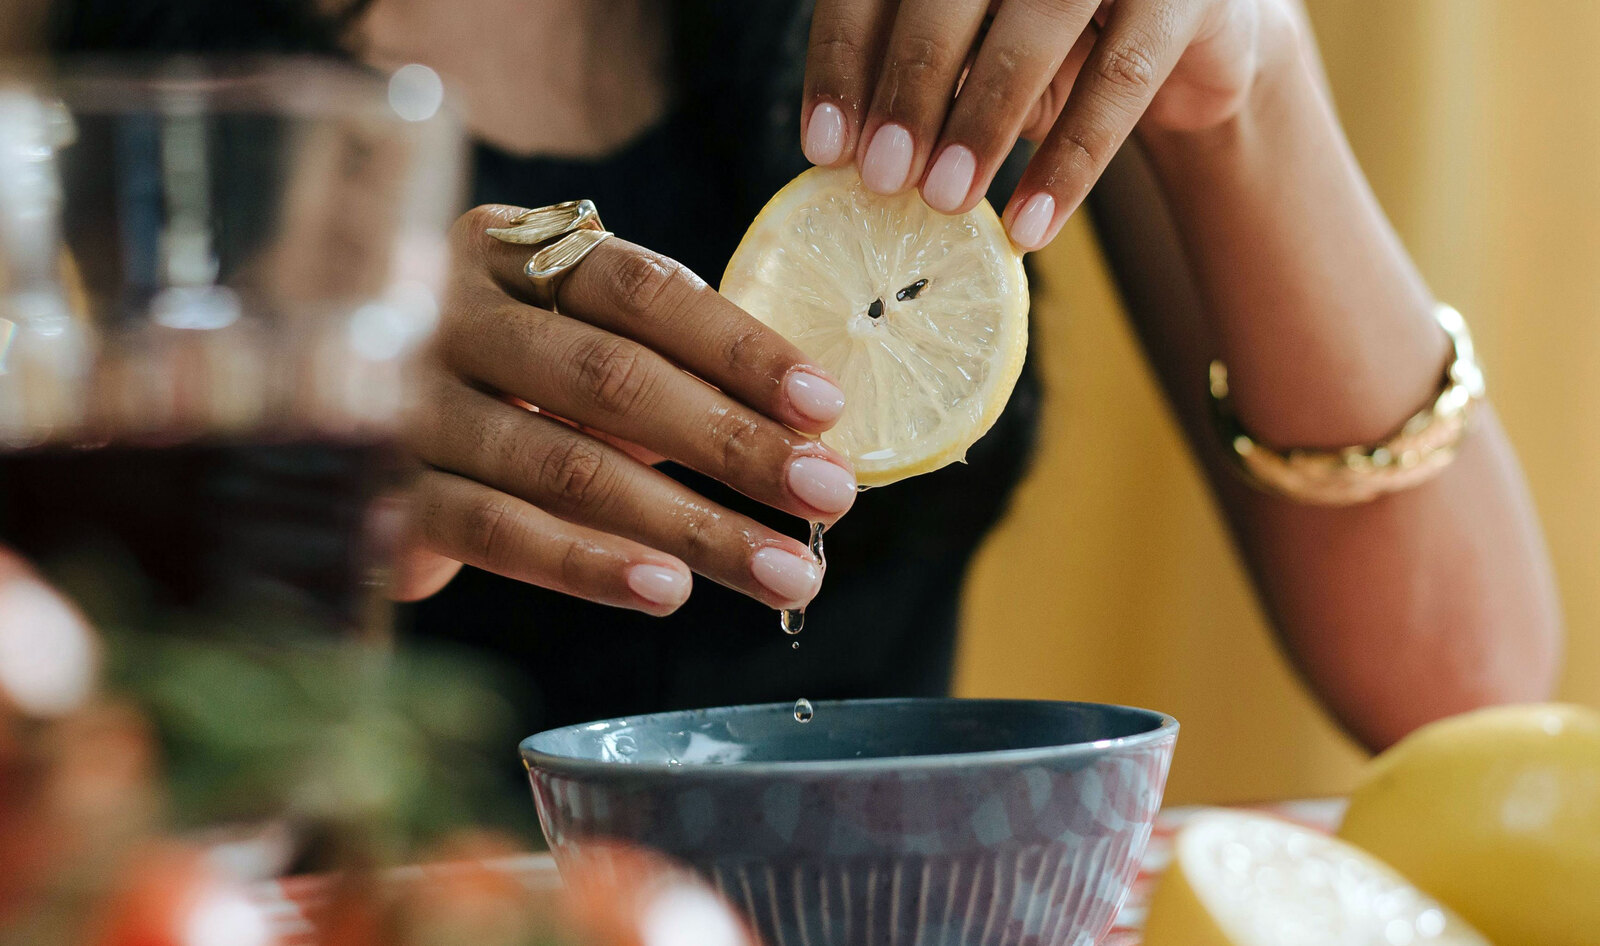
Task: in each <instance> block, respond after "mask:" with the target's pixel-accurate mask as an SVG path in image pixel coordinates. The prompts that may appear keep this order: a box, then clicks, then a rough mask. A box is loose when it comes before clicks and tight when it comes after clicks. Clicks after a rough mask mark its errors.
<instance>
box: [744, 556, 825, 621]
mask: <svg viewBox="0 0 1600 946" xmlns="http://www.w3.org/2000/svg"><path fill="white" fill-rule="evenodd" d="M750 574H752V575H754V576H755V578H756V581H759V582H761V584H762V586H763V587H764V588H766V589H767V590H768V591H770V592H772V593H773V594H775V595H777V596H778V597H779V598H780V599H782V603H783V604H788V605H793V606H795V607H799V606H800V605H803V604H805V603H806V602H807V601H810V600H811V599H812V598H814V597H816V594H817V587H818V586H819V585H821V584H822V569H820V568H818V567H817V563H816V562H813V561H811V560H810V559H807V558H801V557H800V556H798V555H796V554H794V553H793V552H786V551H784V550H783V549H780V548H766V549H762V550H761V551H759V552H757V553H756V554H755V555H753V556H752V557H751V558H750Z"/></svg>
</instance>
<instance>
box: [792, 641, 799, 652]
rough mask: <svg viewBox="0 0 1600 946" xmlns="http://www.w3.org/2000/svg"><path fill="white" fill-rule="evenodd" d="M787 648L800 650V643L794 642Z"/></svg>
mask: <svg viewBox="0 0 1600 946" xmlns="http://www.w3.org/2000/svg"><path fill="white" fill-rule="evenodd" d="M789 646H790V647H792V648H794V649H795V650H799V649H800V642H799V641H795V642H794V643H793V644H790V645H789Z"/></svg>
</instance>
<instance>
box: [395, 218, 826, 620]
mask: <svg viewBox="0 0 1600 946" xmlns="http://www.w3.org/2000/svg"><path fill="white" fill-rule="evenodd" d="M518 212H519V211H518V210H517V209H516V208H511V207H493V206H486V207H479V208H477V209H475V210H472V211H470V212H468V213H467V214H466V215H464V216H463V217H462V218H461V219H460V220H459V221H458V222H457V224H456V227H455V229H454V231H453V233H452V246H453V252H454V257H455V258H454V272H453V275H452V277H451V283H450V287H449V290H448V293H447V299H446V304H445V307H444V308H445V312H444V318H443V321H442V324H441V327H440V334H439V339H438V343H437V358H436V359H435V362H436V363H435V364H433V365H431V366H430V368H429V369H428V376H427V380H426V388H425V392H424V397H423V404H422V406H421V409H420V411H419V413H418V417H417V422H416V423H415V424H414V425H413V433H412V447H413V449H414V450H415V451H416V452H417V454H418V455H419V456H420V457H421V458H422V460H423V461H424V462H425V463H427V464H428V465H429V466H430V469H429V470H428V471H427V472H426V473H424V474H423V476H422V479H421V481H420V483H419V484H418V489H417V490H416V493H415V495H416V507H415V517H414V522H415V525H414V528H413V535H414V541H413V543H412V544H411V547H410V549H409V551H408V552H407V553H405V554H404V555H403V556H402V561H401V567H400V569H399V581H398V583H397V595H398V596H399V597H401V598H405V599H415V598H420V597H425V596H427V595H429V594H432V593H433V592H435V591H437V590H438V589H439V588H441V587H443V586H444V584H445V583H446V582H448V581H449V580H450V578H451V576H453V575H454V574H455V572H456V571H457V570H458V569H459V568H460V566H461V563H463V562H464V563H467V564H470V565H475V566H477V567H480V568H484V569H487V570H489V571H494V572H498V573H500V574H502V575H506V576H508V577H511V578H515V579H518V580H520V581H525V582H529V583H531V584H535V585H540V586H543V587H546V588H552V589H555V590H557V591H561V592H565V593H567V594H573V595H578V596H580V597H584V598H588V599H590V600H593V601H598V602H601V603H604V604H612V605H618V606H621V607H628V608H635V609H638V610H641V611H646V612H649V613H651V614H667V613H670V612H671V611H673V610H674V609H676V608H677V607H678V606H679V605H681V604H683V602H684V601H685V599H687V598H688V596H689V590H690V582H691V578H690V572H691V570H692V571H695V572H699V573H700V574H702V575H704V576H706V577H708V578H711V579H713V580H714V581H717V582H720V583H722V584H724V585H727V586H728V587H730V588H733V589H735V590H738V591H741V592H744V593H745V594H748V595H750V596H751V597H753V598H756V599H757V600H760V601H763V602H765V603H767V604H769V605H772V606H773V607H775V608H779V607H798V606H801V605H804V604H805V603H806V602H807V601H809V600H810V599H811V598H812V596H814V595H815V594H816V592H817V589H818V587H819V586H820V584H821V581H822V574H821V570H820V569H819V567H818V565H817V563H816V562H815V561H814V560H813V559H812V557H811V556H810V555H809V554H808V553H807V551H806V547H805V545H803V544H802V543H800V542H798V541H796V540H795V539H793V538H789V537H786V536H784V535H780V534H779V533H777V532H774V531H772V530H771V529H768V528H766V527H765V526H763V525H761V524H760V523H757V522H755V521H753V520H751V519H748V518H746V517H744V516H742V515H739V514H737V513H735V512H733V511H731V510H729V509H726V508H724V507H722V506H720V505H718V504H716V503H714V502H711V501H710V500H707V499H706V498H704V497H702V496H700V495H698V494H696V493H695V492H693V491H692V490H690V489H688V488H686V487H684V486H682V485H680V484H678V483H677V482H675V481H674V480H672V479H671V478H669V477H668V476H666V475H665V474H664V473H661V472H660V471H658V470H656V469H654V468H652V467H651V466H649V465H647V461H648V460H649V459H651V458H652V457H653V456H655V455H659V456H661V457H665V458H667V459H670V460H674V461H676V462H678V463H681V464H683V465H685V466H688V467H692V468H693V469H696V470H698V471H700V472H701V473H705V474H707V475H709V476H712V477H715V478H716V479H718V480H721V481H722V482H725V483H727V484H729V485H730V486H732V487H734V488H735V489H738V490H739V491H740V492H742V493H744V494H745V495H747V496H750V497H753V498H755V499H758V500H760V501H762V502H764V503H766V504H768V505H770V506H772V507H774V508H776V509H780V510H782V511H784V512H788V513H792V514H794V515H796V516H800V517H802V518H806V519H811V520H820V521H824V522H830V523H831V522H833V521H834V520H835V519H837V518H838V517H839V516H840V515H842V514H843V513H844V512H845V511H846V510H847V509H849V508H850V506H851V504H852V503H853V502H854V501H855V492H856V482H855V475H854V473H853V472H852V471H851V470H850V467H849V464H848V463H847V462H846V461H845V460H844V459H843V458H842V457H840V456H839V455H838V454H837V453H835V452H834V451H832V450H830V449H829V448H828V447H826V446H824V445H822V444H821V443H820V442H818V441H817V440H815V439H813V438H812V436H808V435H815V434H818V433H821V432H822V431H823V430H826V429H827V428H828V427H830V426H832V424H833V423H834V421H836V420H837V419H838V417H839V414H840V412H841V411H842V410H843V409H844V398H843V394H842V393H841V392H840V391H839V389H838V387H836V386H835V385H834V384H833V382H832V381H831V380H829V379H828V377H827V375H826V373H825V372H823V371H822V369H820V368H818V367H816V366H815V365H814V364H812V363H811V362H810V361H808V360H807V359H806V357H805V356H804V355H802V354H801V353H800V351H799V350H798V349H796V348H795V347H794V346H793V345H791V344H789V343H788V342H787V341H785V340H784V339H783V338H782V337H780V336H779V335H777V334H776V333H775V332H772V331H771V330H769V329H767V328H765V327H764V326H762V325H761V324H760V323H759V322H757V321H756V320H755V319H753V318H751V317H750V316H749V315H748V314H746V313H745V312H743V311H742V310H740V309H739V308H738V307H736V306H735V305H733V303H731V302H728V301H727V300H726V299H724V298H722V297H721V296H720V295H718V294H717V293H716V292H715V291H714V290H712V289H711V288H710V287H709V286H707V285H706V284H705V283H704V282H703V281H701V280H700V279H699V278H698V277H696V276H695V275H694V274H692V273H690V272H689V271H688V270H687V269H685V268H684V267H682V266H680V265H679V264H677V263H675V262H673V261H672V260H669V259H666V258H665V257H662V256H659V255H657V254H655V253H652V252H650V251H649V250H646V249H644V248H642V247H638V246H634V245H633V244H630V243H628V242H626V241H624V240H621V239H615V238H613V239H610V240H607V241H605V242H604V243H601V244H600V245H599V246H597V247H596V248H595V249H594V250H593V251H592V252H591V253H590V254H589V255H588V256H587V257H585V258H584V260H583V261H582V262H581V263H579V264H578V265H577V266H576V267H574V268H573V269H572V270H571V271H570V272H568V273H567V274H566V276H565V277H564V278H563V279H562V280H561V282H560V284H559V288H558V289H557V298H556V305H555V308H557V309H559V310H560V314H557V313H556V312H552V311H549V310H546V309H543V308H540V307H538V306H537V305H535V304H533V301H534V297H533V294H532V289H533V286H532V284H531V283H530V282H529V281H528V278H527V277H526V276H525V275H523V272H522V267H523V264H524V263H526V262H527V259H528V256H529V254H530V252H531V251H530V249H529V248H528V247H519V246H512V245H507V244H504V243H501V242H499V241H497V240H495V239H493V238H492V237H490V236H488V235H487V234H486V233H485V232H484V231H485V230H486V229H487V228H489V227H503V226H506V225H507V221H509V220H510V219H511V218H512V217H513V216H515V215H516V214H517V213H518ZM701 379H703V380H701ZM513 402H518V403H513ZM523 405H535V406H536V407H537V410H536V411H530V410H528V409H527V408H526V407H525V406H523Z"/></svg>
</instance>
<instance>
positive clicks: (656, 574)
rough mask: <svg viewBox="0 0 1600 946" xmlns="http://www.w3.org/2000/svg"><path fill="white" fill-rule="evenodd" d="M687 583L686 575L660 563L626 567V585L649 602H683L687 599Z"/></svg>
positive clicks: (665, 603)
mask: <svg viewBox="0 0 1600 946" xmlns="http://www.w3.org/2000/svg"><path fill="white" fill-rule="evenodd" d="M689 583H690V579H689V576H688V575H685V574H684V573H683V572H680V571H678V570H677V569H675V568H667V567H665V566H662V565H635V566H633V567H632V568H630V569H628V587H629V588H630V589H631V590H632V591H633V593H634V594H636V595H638V596H639V597H641V598H643V599H644V600H646V601H648V602H650V603H651V604H657V605H662V606H668V605H670V606H672V607H677V606H678V605H680V604H683V603H684V602H685V601H687V600H689Z"/></svg>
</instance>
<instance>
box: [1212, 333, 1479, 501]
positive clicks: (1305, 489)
mask: <svg viewBox="0 0 1600 946" xmlns="http://www.w3.org/2000/svg"><path fill="white" fill-rule="evenodd" d="M1433 314H1434V318H1435V319H1436V320H1437V321H1438V323H1439V326H1440V327H1441V328H1443V329H1444V330H1445V333H1446V334H1448V335H1449V336H1450V342H1451V345H1452V346H1453V348H1454V351H1453V354H1452V357H1451V359H1450V364H1449V365H1448V366H1447V367H1446V368H1445V372H1444V380H1443V382H1442V384H1441V385H1440V388H1439V393H1438V394H1437V395H1436V396H1434V398H1433V399H1432V400H1431V401H1429V402H1428V405H1427V406H1426V407H1424V408H1423V409H1422V410H1420V411H1418V412H1417V413H1416V415H1415V416H1414V417H1412V418H1411V419H1410V420H1408V421H1406V423H1405V425H1404V426H1402V427H1401V428H1400V430H1399V432H1397V433H1396V434H1394V436H1392V437H1389V438H1388V439H1386V440H1383V441H1381V442H1379V443H1375V444H1369V445H1366V446H1356V447H1345V448H1343V449H1340V450H1307V449H1289V450H1279V449H1274V448H1272V447H1269V446H1266V445H1264V444H1262V443H1261V442H1260V441H1259V440H1257V439H1256V438H1255V437H1254V436H1252V435H1251V434H1250V433H1249V432H1248V431H1247V430H1245V429H1244V426H1243V425H1241V424H1240V423H1239V419H1238V417H1237V416H1236V415H1235V414H1234V412H1233V405H1232V404H1231V403H1230V402H1229V400H1228V369H1227V368H1226V367H1225V366H1224V365H1223V364H1222V362H1220V361H1213V362H1212V363H1211V407H1212V419H1213V420H1214V421H1215V423H1216V429H1217V433H1218V435H1219V436H1220V437H1221V438H1222V443H1223V448H1224V449H1225V450H1226V451H1227V453H1228V455H1229V456H1230V457H1231V458H1232V459H1233V461H1234V463H1235V465H1236V466H1237V468H1238V469H1239V471H1240V472H1241V473H1243V474H1244V477H1245V479H1246V480H1248V481H1249V482H1250V483H1251V484H1253V485H1254V486H1256V487H1257V488H1259V489H1262V490H1264V491H1266V492H1270V493H1276V494H1278V495H1280V496H1284V497H1286V498H1288V499H1292V500H1294V501H1296V502H1301V503H1308V504H1311V505H1318V506H1353V505H1356V504H1358V503H1365V502H1370V501H1371V500H1373V499H1376V498H1378V497H1379V496H1382V495H1384V494H1385V493H1394V492H1398V491H1400V490H1406V489H1411V488H1412V487H1414V486H1418V485H1420V484H1422V483H1425V482H1427V481H1428V480H1430V479H1432V478H1433V477H1435V476H1437V475H1438V474H1439V473H1440V471H1442V470H1443V469H1444V468H1445V467H1447V466H1449V465H1450V462H1451V461H1452V460H1454V459H1455V456H1456V451H1457V449H1458V448H1459V447H1460V446H1461V441H1462V440H1463V439H1464V438H1465V437H1466V435H1467V431H1468V429H1469V428H1470V426H1471V424H1472V419H1473V417H1474V416H1475V415H1476V414H1477V409H1478V406H1479V405H1480V404H1481V403H1482V402H1483V396H1484V385H1483V371H1482V369H1480V368H1479V367H1478V360H1477V357H1476V355H1475V354H1474V353H1473V349H1472V335H1471V334H1470V333H1469V332H1468V331H1467V323H1466V320H1464V319H1463V318H1462V317H1461V313H1459V312H1457V311H1456V310H1455V309H1452V308H1451V307H1449V306H1447V305H1444V304H1443V303H1440V304H1439V305H1438V307H1437V308H1435V309H1434V312H1433Z"/></svg>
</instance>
